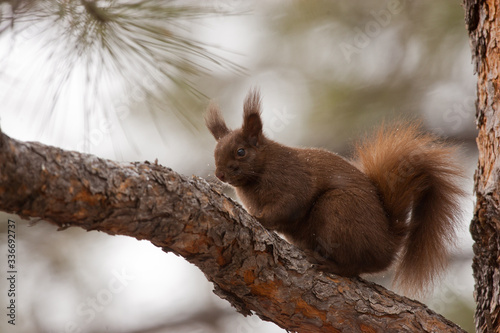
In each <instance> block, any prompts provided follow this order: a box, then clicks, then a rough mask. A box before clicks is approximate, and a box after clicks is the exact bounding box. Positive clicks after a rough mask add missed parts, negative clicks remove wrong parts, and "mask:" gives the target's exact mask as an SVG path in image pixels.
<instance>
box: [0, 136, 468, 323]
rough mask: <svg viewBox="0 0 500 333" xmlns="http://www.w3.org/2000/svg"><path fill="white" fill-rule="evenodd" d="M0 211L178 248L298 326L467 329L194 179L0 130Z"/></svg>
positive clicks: (218, 283) (256, 304)
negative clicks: (302, 244)
mask: <svg viewBox="0 0 500 333" xmlns="http://www.w3.org/2000/svg"><path fill="white" fill-rule="evenodd" d="M0 209H1V210H3V211H6V212H10V213H16V214H18V215H20V216H22V217H37V218H41V219H44V220H46V221H49V222H51V223H54V224H56V225H58V226H60V228H62V229H64V228H67V227H70V226H77V227H81V228H83V229H86V230H99V231H103V232H106V233H108V234H112V235H115V234H121V235H128V236H132V237H135V238H137V239H148V240H150V241H151V242H152V243H153V244H155V245H156V246H159V247H161V248H162V249H163V250H164V251H167V252H173V253H175V254H177V255H180V256H183V257H184V258H185V259H186V260H188V261H190V262H191V263H193V264H195V265H196V266H198V267H199V268H200V269H201V270H202V271H203V272H204V273H205V275H206V277H207V279H209V280H210V281H212V282H213V283H214V286H215V293H216V294H217V295H219V296H220V297H222V298H224V299H226V300H228V301H229V302H230V303H231V304H232V305H233V306H234V307H235V308H236V309H238V311H239V312H241V313H242V314H244V315H249V314H251V313H252V311H253V312H255V313H256V314H257V315H258V316H259V317H261V318H262V319H264V320H269V321H272V322H274V323H276V324H277V325H279V326H280V327H282V328H285V329H287V330H289V331H297V332H437V331H438V332H463V331H462V330H461V329H460V328H459V327H457V326H456V325H455V324H453V323H451V322H450V321H448V320H446V319H445V318H443V317H442V316H440V315H438V314H436V313H434V312H432V311H431V310H429V309H428V308H427V307H426V306H425V305H423V304H421V303H418V302H416V301H412V300H410V299H407V298H404V297H401V296H398V295H396V294H394V293H392V292H390V291H388V290H386V289H384V288H383V287H381V286H378V285H375V284H373V283H369V282H365V281H363V280H362V279H357V278H356V279H348V278H342V277H338V276H335V275H332V274H326V273H323V272H321V271H319V270H318V269H317V268H316V267H315V266H314V265H313V264H311V262H310V261H308V258H307V257H306V256H305V254H304V253H303V252H302V251H300V250H299V249H297V248H296V247H294V246H292V245H290V244H289V243H287V242H286V241H284V240H282V239H281V238H280V237H278V236H277V235H276V234H274V233H272V232H269V231H267V230H266V229H265V228H264V227H262V226H261V225H260V224H259V223H258V222H257V221H256V220H255V219H254V218H253V217H252V216H250V215H249V214H248V213H246V212H245V210H244V209H243V208H242V207H241V206H239V205H238V204H236V203H234V202H233V201H232V200H231V199H229V198H227V197H225V196H224V195H222V194H220V193H218V192H217V191H216V190H214V189H213V188H212V187H211V186H210V185H209V184H208V183H207V182H206V181H204V180H203V179H200V178H190V179H188V178H185V177H183V176H181V175H179V174H177V173H175V172H174V171H172V170H170V169H168V168H164V167H162V166H160V165H157V164H150V163H147V162H146V163H132V164H120V163H117V162H113V161H109V160H103V159H99V158H96V157H94V156H92V155H87V154H80V153H76V152H69V151H64V150H61V149H58V148H54V147H49V146H45V145H42V144H39V143H23V142H19V141H16V140H14V139H11V138H9V137H8V136H6V135H4V134H2V133H1V132H0Z"/></svg>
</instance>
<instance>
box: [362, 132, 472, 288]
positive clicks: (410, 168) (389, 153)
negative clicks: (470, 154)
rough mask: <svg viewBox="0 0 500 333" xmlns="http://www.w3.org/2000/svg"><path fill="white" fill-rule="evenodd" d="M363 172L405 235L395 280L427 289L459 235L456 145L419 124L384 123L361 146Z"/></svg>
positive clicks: (396, 230)
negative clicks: (427, 132)
mask: <svg viewBox="0 0 500 333" xmlns="http://www.w3.org/2000/svg"><path fill="white" fill-rule="evenodd" d="M356 153H357V154H356V159H357V163H358V164H359V166H360V168H361V169H362V171H363V172H364V173H365V174H366V175H367V176H368V177H369V178H370V180H371V181H372V182H373V183H374V184H375V186H376V187H377V188H378V190H379V192H380V195H381V198H382V201H383V205H384V209H385V211H386V212H387V214H388V216H389V220H390V223H391V227H392V230H393V232H394V235H395V237H404V238H405V239H406V241H404V242H403V244H404V245H403V248H402V250H401V253H400V259H399V262H398V264H397V266H396V276H395V282H396V283H397V284H398V285H399V286H401V287H402V288H403V289H404V290H406V291H408V292H410V293H415V292H417V291H419V290H422V288H423V287H425V286H426V285H427V284H428V283H429V282H432V280H433V278H434V277H436V276H438V275H439V273H440V272H441V271H442V270H443V269H444V267H445V265H446V262H447V257H448V246H449V245H450V243H452V242H453V240H454V238H455V229H456V225H457V220H458V219H457V218H458V215H459V214H460V213H461V210H460V204H459V199H460V197H461V196H463V195H464V191H463V190H462V189H461V187H460V186H459V184H458V181H459V180H460V178H461V177H462V175H463V171H462V169H461V168H460V167H459V165H458V164H457V161H456V160H455V154H456V148H455V147H452V146H449V145H446V144H444V143H442V142H440V141H439V140H438V138H437V137H435V136H433V135H431V134H424V133H423V132H422V131H421V130H420V128H419V126H418V125H415V124H405V123H399V124H394V125H392V126H382V127H381V129H380V130H379V131H378V132H377V133H376V134H375V135H374V136H372V137H369V138H367V139H366V140H364V141H363V142H362V143H361V144H359V145H358V146H357V149H356Z"/></svg>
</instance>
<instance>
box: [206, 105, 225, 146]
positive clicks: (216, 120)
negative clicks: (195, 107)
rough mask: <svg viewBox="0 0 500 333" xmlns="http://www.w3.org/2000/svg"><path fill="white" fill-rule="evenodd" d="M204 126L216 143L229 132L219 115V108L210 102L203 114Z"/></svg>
mask: <svg viewBox="0 0 500 333" xmlns="http://www.w3.org/2000/svg"><path fill="white" fill-rule="evenodd" d="M205 124H206V125H207V128H208V129H209V131H210V133H212V135H213V136H214V138H215V140H217V141H219V139H220V138H222V137H223V136H226V135H227V134H229V132H231V131H230V130H229V128H227V126H226V122H225V121H224V119H223V118H222V115H221V114H220V110H219V106H218V105H217V104H215V103H214V102H210V105H209V106H208V110H207V112H206V113H205Z"/></svg>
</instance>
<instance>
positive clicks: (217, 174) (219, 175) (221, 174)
mask: <svg viewBox="0 0 500 333" xmlns="http://www.w3.org/2000/svg"><path fill="white" fill-rule="evenodd" d="M215 177H217V178H219V179H220V180H221V181H223V182H225V181H226V175H225V174H224V172H222V171H219V170H217V171H215Z"/></svg>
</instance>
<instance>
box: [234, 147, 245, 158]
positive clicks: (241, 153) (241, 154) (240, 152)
mask: <svg viewBox="0 0 500 333" xmlns="http://www.w3.org/2000/svg"><path fill="white" fill-rule="evenodd" d="M246 153H247V152H246V151H245V149H243V148H240V149H238V150H237V151H236V155H238V156H240V157H243V156H245V154H246Z"/></svg>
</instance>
